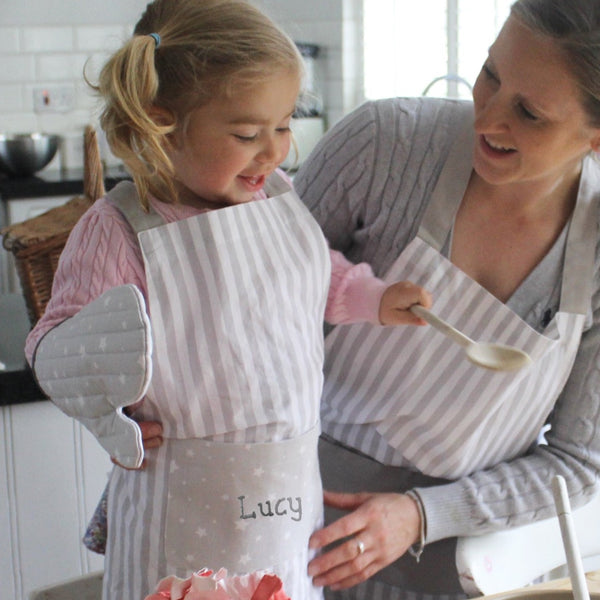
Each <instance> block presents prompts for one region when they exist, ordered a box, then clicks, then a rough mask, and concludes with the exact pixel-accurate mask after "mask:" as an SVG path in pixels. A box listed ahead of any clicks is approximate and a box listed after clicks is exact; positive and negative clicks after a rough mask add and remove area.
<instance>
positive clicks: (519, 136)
mask: <svg viewBox="0 0 600 600" xmlns="http://www.w3.org/2000/svg"><path fill="white" fill-rule="evenodd" d="M473 100H474V104H475V132H476V134H477V140H476V143H475V153H474V169H475V171H476V172H477V173H478V174H479V176H480V177H482V178H483V179H484V180H486V181H487V182H488V183H491V184H504V183H514V182H519V183H520V182H529V181H545V182H549V183H550V184H557V183H558V182H559V181H560V180H562V179H563V178H564V177H569V176H576V175H577V174H578V173H579V169H580V163H581V159H582V157H583V156H584V155H585V154H586V153H587V152H588V151H589V150H590V149H591V148H598V146H599V145H600V129H598V128H594V127H591V126H590V125H589V124H588V117H587V115H586V113H585V112H584V109H583V106H582V102H581V93H580V91H579V89H578V88H577V85H576V82H575V79H574V78H573V77H572V76H571V74H570V70H569V65H568V63H567V61H566V60H565V58H564V56H563V55H562V54H561V53H560V52H559V50H558V48H557V47H556V45H555V44H554V43H553V42H552V41H551V40H550V39H548V38H545V37H542V36H540V35H537V34H535V33H533V32H532V31H531V30H529V29H527V28H526V27H524V26H523V25H521V24H520V23H519V21H517V20H516V19H514V18H513V17H509V19H508V20H507V22H506V24H505V25H504V27H503V29H502V31H501V32H500V34H499V36H498V38H497V40H496V41H495V42H494V44H493V45H492V47H491V48H490V51H489V57H488V60H487V61H486V63H485V64H484V66H483V69H482V71H481V73H480V75H479V77H478V78H477V81H476V83H475V87H474V88H473Z"/></svg>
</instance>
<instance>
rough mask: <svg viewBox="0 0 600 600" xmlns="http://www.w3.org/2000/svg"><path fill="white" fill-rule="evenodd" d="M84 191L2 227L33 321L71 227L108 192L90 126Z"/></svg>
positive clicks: (45, 298)
mask: <svg viewBox="0 0 600 600" xmlns="http://www.w3.org/2000/svg"><path fill="white" fill-rule="evenodd" d="M83 194H84V195H83V196H77V197H75V198H72V199H71V200H69V201H68V202H66V203H65V204H63V205H62V206H57V207H56V208H52V209H50V210H49V211H47V212H45V213H43V214H41V215H38V216H37V217H33V218H32V219H27V220H26V221H23V222H21V223H15V224H13V225H9V226H8V227H5V228H4V229H2V230H1V231H0V234H1V235H2V236H3V240H2V245H3V246H4V248H6V250H9V251H10V252H12V254H13V255H14V257H15V262H16V267H17V273H18V275H19V280H20V282H21V288H22V290H23V295H24V296H25V304H26V306H27V312H28V314H29V319H30V321H31V324H32V325H34V324H35V323H36V322H37V320H38V319H39V318H40V317H41V316H42V314H44V310H45V309H46V304H47V303H48V300H49V299H50V293H51V291H52V280H53V278H54V273H55V272H56V267H57V265H58V259H59V257H60V254H61V252H62V250H63V248H64V246H65V243H66V241H67V238H68V237H69V233H70V232H71V229H73V226H74V225H75V223H77V221H78V220H79V218H80V217H81V215H83V213H84V212H85V211H86V210H87V209H88V208H89V207H90V206H91V205H92V204H93V202H94V201H95V200H96V199H97V198H100V197H101V196H103V195H104V176H103V170H102V163H101V161H100V151H99V148H98V140H97V138H96V132H95V130H94V129H93V128H92V127H89V126H88V127H86V130H85V133H84V174H83Z"/></svg>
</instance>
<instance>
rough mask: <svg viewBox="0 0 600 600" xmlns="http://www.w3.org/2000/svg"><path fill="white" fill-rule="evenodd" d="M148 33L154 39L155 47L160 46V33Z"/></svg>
mask: <svg viewBox="0 0 600 600" xmlns="http://www.w3.org/2000/svg"><path fill="white" fill-rule="evenodd" d="M148 35H149V36H150V37H151V38H152V39H153V40H154V44H155V48H158V47H159V46H160V35H158V33H149V34H148Z"/></svg>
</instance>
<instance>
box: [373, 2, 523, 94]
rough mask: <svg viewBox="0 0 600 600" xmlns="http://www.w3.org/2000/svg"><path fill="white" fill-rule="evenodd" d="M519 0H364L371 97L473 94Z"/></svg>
mask: <svg viewBox="0 0 600 600" xmlns="http://www.w3.org/2000/svg"><path fill="white" fill-rule="evenodd" d="M512 2H513V0H420V1H419V2H415V1H414V0H364V5H363V11H364V78H365V98H367V99H376V98H386V97H391V96H421V95H424V94H427V95H430V96H448V97H454V98H470V97H471V90H470V87H471V86H472V85H473V83H474V82H475V79H476V78H477V75H478V73H479V71H480V69H481V65H482V64H483V62H484V60H485V58H486V56H487V50H488V47H489V45H490V44H491V43H492V42H493V41H494V38H495V37H496V35H497V33H498V31H500V28H501V27H502V24H503V23H504V20H505V19H506V17H507V16H508V13H509V9H510V5H511V4H512Z"/></svg>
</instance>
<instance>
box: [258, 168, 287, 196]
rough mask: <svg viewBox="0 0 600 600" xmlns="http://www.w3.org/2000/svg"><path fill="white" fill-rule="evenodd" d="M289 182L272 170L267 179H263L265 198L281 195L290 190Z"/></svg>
mask: <svg viewBox="0 0 600 600" xmlns="http://www.w3.org/2000/svg"><path fill="white" fill-rule="evenodd" d="M291 189H292V188H291V186H290V184H289V183H288V182H287V181H286V180H285V179H284V178H283V177H282V176H281V175H280V174H279V173H277V171H274V172H273V173H271V175H269V177H268V178H267V181H265V187H264V190H265V194H267V198H273V197H274V196H281V195H282V194H285V193H286V192H289V191H291Z"/></svg>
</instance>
